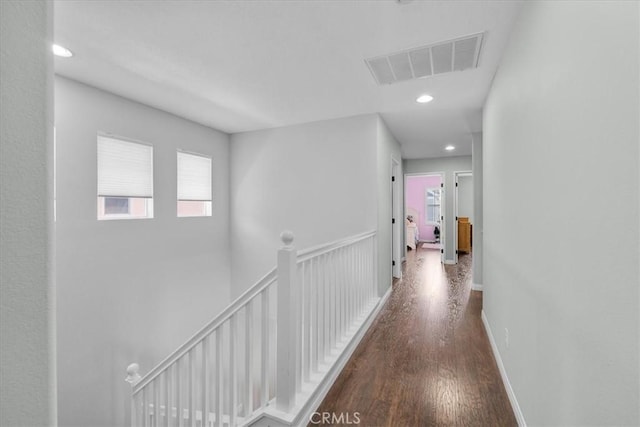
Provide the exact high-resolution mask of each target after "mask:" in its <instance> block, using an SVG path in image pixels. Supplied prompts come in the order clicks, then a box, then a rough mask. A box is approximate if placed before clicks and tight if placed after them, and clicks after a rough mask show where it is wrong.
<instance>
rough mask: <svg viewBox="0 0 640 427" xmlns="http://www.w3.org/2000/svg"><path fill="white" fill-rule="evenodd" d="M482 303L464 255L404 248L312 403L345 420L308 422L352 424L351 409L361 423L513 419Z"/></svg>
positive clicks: (501, 422) (396, 425) (499, 422)
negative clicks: (350, 346)
mask: <svg viewBox="0 0 640 427" xmlns="http://www.w3.org/2000/svg"><path fill="white" fill-rule="evenodd" d="M481 309H482V293H481V292H476V291H471V255H461V256H460V259H459V263H458V264H457V265H447V266H442V264H441V263H440V253H439V251H438V250H433V249H422V248H419V249H418V250H417V251H411V252H409V253H408V255H407V262H406V265H405V266H404V273H403V279H402V280H400V281H396V282H395V283H394V285H393V292H392V294H391V296H390V298H389V301H388V302H387V304H386V306H385V307H384V308H383V310H382V311H381V313H380V315H379V316H378V318H377V319H376V320H375V321H374V324H373V325H372V327H371V329H369V331H368V332H367V334H366V335H365V337H364V338H363V340H362V342H361V343H360V345H359V346H358V348H357V349H356V351H355V352H354V354H353V356H352V357H351V359H350V360H349V362H347V365H346V366H345V369H344V370H343V371H342V373H341V374H340V376H339V377H338V379H337V380H336V382H335V384H334V385H333V387H332V388H331V390H330V391H329V393H328V394H327V396H326V397H325V399H324V401H323V402H322V404H321V405H320V407H319V408H318V410H317V412H319V413H323V412H327V413H333V414H335V415H336V417H339V416H340V414H343V421H345V422H344V423H343V424H340V423H337V424H336V423H325V424H322V423H321V424H317V423H315V424H311V423H310V424H309V426H317V425H353V422H354V414H355V413H356V412H358V413H359V414H358V417H357V418H359V420H360V423H359V425H361V426H393V427H401V426H517V422H516V419H515V417H514V415H513V411H512V410H511V406H510V404H509V400H508V397H507V394H506V391H505V390H504V386H503V384H502V382H501V379H500V373H499V371H498V367H497V365H496V362H495V360H494V358H493V354H492V353H491V347H490V344H489V340H488V338H487V335H486V333H485V331H484V328H483V326H482V320H481V319H480V311H481ZM347 414H349V416H348V421H349V422H350V423H351V424H349V423H348V422H347ZM320 419H321V418H320V417H319V416H318V415H316V418H315V421H319V420H320ZM336 420H339V418H335V417H334V421H336Z"/></svg>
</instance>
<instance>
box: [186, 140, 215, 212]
mask: <svg viewBox="0 0 640 427" xmlns="http://www.w3.org/2000/svg"><path fill="white" fill-rule="evenodd" d="M178 200H182V201H211V158H210V157H206V156H200V155H197V154H190V153H184V152H181V151H178Z"/></svg>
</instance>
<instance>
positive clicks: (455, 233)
mask: <svg viewBox="0 0 640 427" xmlns="http://www.w3.org/2000/svg"><path fill="white" fill-rule="evenodd" d="M461 176H470V177H472V178H473V171H470V170H464V171H454V172H453V182H454V184H453V189H454V194H453V217H452V219H453V222H454V225H453V259H454V262H455V263H456V264H457V263H458V178H459V177H461ZM471 206H472V207H473V191H472V192H471Z"/></svg>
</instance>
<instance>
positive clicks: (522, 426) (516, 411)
mask: <svg viewBox="0 0 640 427" xmlns="http://www.w3.org/2000/svg"><path fill="white" fill-rule="evenodd" d="M481 317H482V324H483V325H484V330H485V331H486V332H487V336H488V337H489V343H490V344H491V350H492V351H493V357H494V358H495V359H496V363H497V364H498V369H499V370H500V377H502V383H503V384H504V388H505V389H506V390H507V395H508V396H509V402H510V403H511V409H513V414H514V415H515V416H516V420H517V421H518V426H520V427H527V422H526V421H525V420H524V415H523V414H522V410H521V409H520V405H519V404H518V399H516V394H515V393H514V392H513V388H512V387H511V383H510V382H509V377H508V376H507V371H506V369H505V368H504V363H502V357H500V352H499V351H498V346H497V345H496V341H495V339H494V338H493V333H491V327H490V326H489V320H488V319H487V316H486V315H485V314H484V310H482V315H481Z"/></svg>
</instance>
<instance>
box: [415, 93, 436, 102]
mask: <svg viewBox="0 0 640 427" xmlns="http://www.w3.org/2000/svg"><path fill="white" fill-rule="evenodd" d="M431 101H433V96H431V95H427V94H424V95H420V96H419V97H418V99H416V102H418V103H420V104H426V103H427V102H431Z"/></svg>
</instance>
